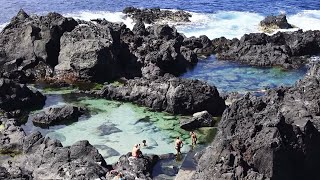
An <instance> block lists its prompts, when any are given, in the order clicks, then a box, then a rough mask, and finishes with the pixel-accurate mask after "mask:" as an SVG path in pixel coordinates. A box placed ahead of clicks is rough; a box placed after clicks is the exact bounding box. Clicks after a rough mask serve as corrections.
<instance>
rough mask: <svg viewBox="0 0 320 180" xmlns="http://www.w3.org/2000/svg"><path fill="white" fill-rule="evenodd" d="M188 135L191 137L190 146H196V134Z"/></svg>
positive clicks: (192, 132)
mask: <svg viewBox="0 0 320 180" xmlns="http://www.w3.org/2000/svg"><path fill="white" fill-rule="evenodd" d="M190 135H191V142H192V146H194V145H196V144H197V140H198V138H197V134H196V133H195V132H194V131H191V132H190Z"/></svg>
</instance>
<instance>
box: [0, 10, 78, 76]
mask: <svg viewBox="0 0 320 180" xmlns="http://www.w3.org/2000/svg"><path fill="white" fill-rule="evenodd" d="M77 24H78V23H77V22H76V21H75V20H74V19H72V18H65V17H63V16H61V15H60V14H57V13H49V14H48V15H47V16H29V15H28V14H26V13H25V12H24V11H23V10H20V11H19V12H18V14H17V16H15V17H13V18H12V19H11V22H10V23H9V24H8V25H7V26H6V27H5V28H4V29H3V30H2V32H1V33H0V67H1V71H0V72H1V73H5V74H6V73H12V72H13V71H14V72H19V71H24V72H25V74H27V76H28V77H29V78H30V79H33V78H39V77H44V76H50V75H52V72H53V71H52V68H53V67H54V66H55V65H57V64H58V56H59V51H60V37H61V36H62V34H63V33H64V32H67V31H71V30H72V29H73V28H74V27H75V26H76V25H77Z"/></svg>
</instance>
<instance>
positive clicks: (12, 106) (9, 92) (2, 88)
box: [0, 78, 46, 114]
mask: <svg viewBox="0 0 320 180" xmlns="http://www.w3.org/2000/svg"><path fill="white" fill-rule="evenodd" d="M45 100H46V97H45V96H43V95H42V94H41V93H40V92H39V91H37V90H34V89H30V88H29V87H27V86H26V85H24V84H18V83H15V82H13V81H11V80H9V79H4V78H0V110H3V111H5V112H11V111H26V110H32V108H37V107H42V106H43V105H44V103H45ZM17 114H19V113H17Z"/></svg>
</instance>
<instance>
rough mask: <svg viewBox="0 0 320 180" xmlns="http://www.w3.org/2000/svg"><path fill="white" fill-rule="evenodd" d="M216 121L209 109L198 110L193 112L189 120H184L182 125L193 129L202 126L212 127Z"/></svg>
mask: <svg viewBox="0 0 320 180" xmlns="http://www.w3.org/2000/svg"><path fill="white" fill-rule="evenodd" d="M214 124H215V121H214V119H213V117H212V115H211V114H209V113H208V111H202V112H197V113H194V114H193V117H192V118H191V119H189V120H182V121H181V122H180V127H181V128H182V129H185V130H188V131H191V130H195V129H198V128H201V127H212V126H214Z"/></svg>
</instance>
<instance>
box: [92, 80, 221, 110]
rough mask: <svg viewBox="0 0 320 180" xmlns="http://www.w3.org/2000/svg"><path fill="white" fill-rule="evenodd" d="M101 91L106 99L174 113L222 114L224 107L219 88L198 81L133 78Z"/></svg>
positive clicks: (108, 86)
mask: <svg viewBox="0 0 320 180" xmlns="http://www.w3.org/2000/svg"><path fill="white" fill-rule="evenodd" d="M98 94H99V95H100V96H102V97H105V98H107V99H113V100H121V101H130V102H134V103H137V104H140V105H143V106H147V107H150V108H152V109H154V110H157V111H167V112H170V113H174V114H189V115H190V114H193V113H195V112H199V111H203V110H207V111H208V112H209V113H210V114H212V115H214V116H219V115H221V114H222V112H223V111H224V109H225V103H224V100H223V99H222V98H221V97H220V96H219V92H218V90H217V89H216V87H214V86H210V85H208V84H207V83H204V82H201V81H198V80H188V79H181V78H175V77H167V76H165V77H158V78H155V79H146V78H137V79H132V80H128V81H127V82H125V83H124V84H122V85H119V86H114V85H112V84H110V85H106V86H105V87H104V88H103V89H102V90H101V91H99V92H98Z"/></svg>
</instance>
